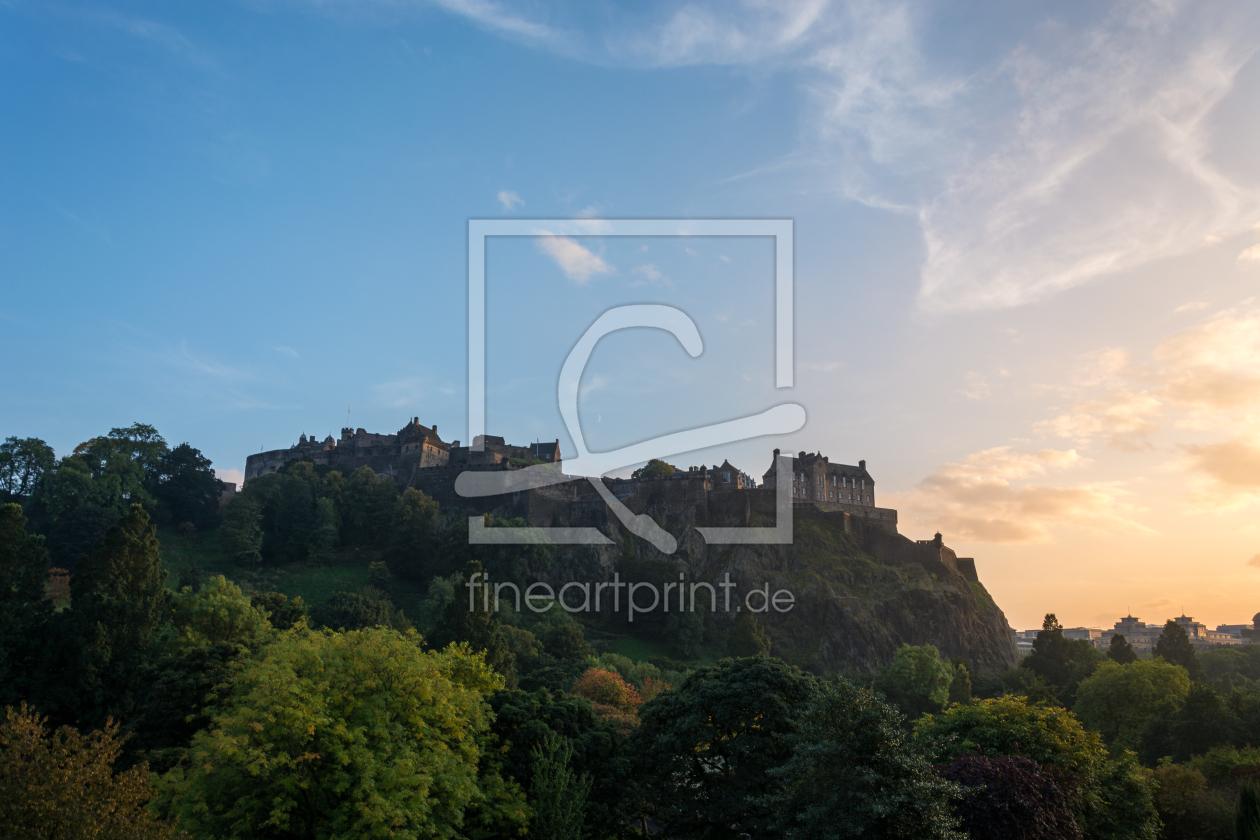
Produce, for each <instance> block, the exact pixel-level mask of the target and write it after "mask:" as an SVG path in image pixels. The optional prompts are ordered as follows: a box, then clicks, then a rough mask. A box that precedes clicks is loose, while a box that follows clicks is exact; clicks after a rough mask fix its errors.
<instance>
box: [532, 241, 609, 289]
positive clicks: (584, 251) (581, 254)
mask: <svg viewBox="0 0 1260 840" xmlns="http://www.w3.org/2000/svg"><path fill="white" fill-rule="evenodd" d="M538 234H539V236H538V239H537V241H538V250H540V251H542V252H543V253H544V254H546V255H547V256H549V257H551V259H552V260H553V261H554V262H555V264H556V265H558V266H560V270H561V271H563V272H564V274H565V276H566V277H568V278H569V279H570V280H573V281H575V282H577V283H587V282H589V281H590V279H591V277H592V276H593V275H596V274H613V273H614V271H613V268H612V266H610V265H609V264H608V263H606V262H604V260H603V258H602V257H600V256H599V255H597V254H595V253H593V252H592V251H590V250H589V249H588V248H586V247H585V246H583V245H581V244H579V243H578V242H577V241H576V240H574V239H570V238H569V237H567V236H555V235H553V234H551V233H549V232H548V231H538Z"/></svg>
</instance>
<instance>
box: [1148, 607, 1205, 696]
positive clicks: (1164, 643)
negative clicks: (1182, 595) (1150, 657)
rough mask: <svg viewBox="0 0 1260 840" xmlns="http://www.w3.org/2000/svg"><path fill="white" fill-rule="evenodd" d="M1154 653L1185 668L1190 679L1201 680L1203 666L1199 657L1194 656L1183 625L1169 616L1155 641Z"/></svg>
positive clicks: (1192, 647)
mask: <svg viewBox="0 0 1260 840" xmlns="http://www.w3.org/2000/svg"><path fill="white" fill-rule="evenodd" d="M1155 655H1156V656H1162V657H1164V661H1165V662H1170V663H1172V664H1173V665H1180V666H1181V667H1182V668H1185V669H1186V673H1187V674H1189V675H1190V679H1192V680H1194V681H1195V682H1203V666H1202V665H1200V664H1199V657H1197V656H1195V653H1194V646H1193V645H1191V644H1190V636H1189V634H1187V633H1186V629H1185V628H1184V627H1182V626H1181V625H1180V624H1178V623H1177V622H1176V621H1174V620H1172V619H1171V618H1170V619H1168V623H1167V624H1165V625H1164V630H1163V632H1162V633H1160V634H1159V639H1158V641H1156V642H1155Z"/></svg>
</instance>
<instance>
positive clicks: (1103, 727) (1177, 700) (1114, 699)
mask: <svg viewBox="0 0 1260 840" xmlns="http://www.w3.org/2000/svg"><path fill="white" fill-rule="evenodd" d="M1189 691H1190V677H1189V676H1187V675H1186V670H1185V669H1184V668H1180V667H1178V666H1176V665H1169V664H1168V663H1167V662H1161V661H1158V660H1155V661H1152V662H1133V663H1130V664H1128V665H1117V664H1116V663H1115V662H1104V663H1103V664H1102V665H1100V666H1098V670H1097V671H1095V672H1094V673H1093V674H1092V675H1091V676H1090V677H1089V678H1088V679H1086V680H1085V681H1084V682H1082V683H1081V686H1080V689H1079V690H1078V691H1077V694H1076V706H1075V708H1074V709H1073V711H1074V712H1075V713H1076V716H1077V717H1079V718H1080V720H1081V723H1083V724H1085V726H1087V727H1089V728H1090V729H1093V730H1094V731H1095V732H1098V733H1100V734H1101V735H1102V736H1103V740H1104V741H1106V743H1107V745H1108V746H1109V747H1111V749H1112V751H1113V752H1115V751H1118V750H1125V749H1129V750H1137V748H1138V744H1139V742H1140V741H1141V738H1142V733H1143V732H1144V731H1146V727H1147V726H1148V725H1149V724H1150V722H1151V721H1152V720H1154V719H1155V717H1156V716H1158V715H1159V714H1161V713H1162V712H1165V711H1166V710H1171V709H1173V708H1176V707H1177V706H1179V705H1180V704H1181V702H1182V701H1183V700H1184V699H1185V697H1186V694H1187V693H1189Z"/></svg>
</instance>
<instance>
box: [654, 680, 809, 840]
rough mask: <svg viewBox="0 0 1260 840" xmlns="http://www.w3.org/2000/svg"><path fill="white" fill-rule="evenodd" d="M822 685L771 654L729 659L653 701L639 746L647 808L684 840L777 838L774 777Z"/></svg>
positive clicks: (785, 758) (775, 785)
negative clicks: (770, 796) (803, 710)
mask: <svg viewBox="0 0 1260 840" xmlns="http://www.w3.org/2000/svg"><path fill="white" fill-rule="evenodd" d="M814 682H815V679H814V678H813V677H809V676H806V675H805V674H802V673H801V672H800V671H799V670H797V669H795V668H792V667H791V666H789V665H787V664H785V663H783V662H781V661H779V660H777V659H771V658H769V657H751V658H747V659H735V660H725V661H723V662H722V663H721V664H720V665H718V666H716V667H708V668H700V669H698V670H696V671H694V672H692V674H691V675H690V676H688V677H687V679H686V680H684V681H683V683H682V685H681V686H679V687H678V688H676V689H675V690H673V691H667V692H665V693H664V694H661V695H660V696H658V697H657V698H656V699H655V700H653V701H652V702H650V703H645V704H644V705H643V706H642V707H640V709H639V727H638V728H637V729H636V730H634V732H633V733H632V734H631V736H630V744H629V748H630V750H631V752H632V754H633V756H634V759H633V760H634V767H633V770H632V777H633V778H634V779H635V780H636V781H637V782H638V785H639V787H638V791H639V794H638V795H639V796H640V798H641V801H642V803H643V805H644V807H645V808H646V809H647V810H648V811H649V812H651V813H653V814H654V816H655V818H656V820H657V821H658V822H660V823H661V825H662V826H664V827H665V829H666V831H667V832H672V833H674V834H678V835H682V836H707V837H713V838H719V837H730V838H734V837H738V836H740V834H741V833H744V834H749V835H751V836H754V837H763V836H769V835H768V832H769V826H770V824H771V822H772V821H773V819H774V815H775V812H774V810H773V808H772V807H771V806H770V805H769V804H768V803H767V802H766V801H764V800H762V799H761V795H762V794H765V793H773V792H774V791H775V790H776V789H777V788H778V785H777V784H772V785H771V786H770V790H769V791H767V785H766V780H767V777H766V773H767V772H768V771H769V770H770V769H771V768H772V767H778V766H779V765H781V764H783V763H784V762H785V761H786V760H787V759H788V758H789V756H790V755H791V752H792V747H791V746H790V745H789V744H788V743H787V741H786V740H785V738H784V736H786V735H788V734H789V733H791V732H792V731H794V730H795V728H796V725H797V724H796V711H797V709H798V707H799V706H800V705H801V704H803V703H804V702H805V701H806V700H807V699H808V698H809V697H810V694H811V691H810V690H811V688H812V687H813V684H814ZM706 831H707V832H709V834H705V832H706Z"/></svg>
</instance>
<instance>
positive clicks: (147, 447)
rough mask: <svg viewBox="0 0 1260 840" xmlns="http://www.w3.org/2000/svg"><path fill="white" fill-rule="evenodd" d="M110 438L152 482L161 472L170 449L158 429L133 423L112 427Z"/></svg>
mask: <svg viewBox="0 0 1260 840" xmlns="http://www.w3.org/2000/svg"><path fill="white" fill-rule="evenodd" d="M108 439H109V440H110V441H111V442H112V443H113V445H114V449H115V451H117V452H118V453H119V454H120V455H122V456H123V457H124V458H126V459H127V460H128V461H130V462H132V463H134V464H136V465H137V466H138V467H139V468H140V470H141V472H142V474H143V475H144V477H145V479H146V480H147V481H149V482H152V480H153V479H154V478H155V477H156V476H158V475H159V474H160V473H161V469H162V467H161V464H162V458H163V457H165V456H166V454H167V452H168V449H167V446H166V441H165V440H164V439H163V438H162V436H161V435H160V434H158V430H157V429H155V428H153V427H152V426H150V425H148V424H147V423H132V424H131V425H130V426H127V427H126V428H123V429H110V430H109V438H108ZM97 440H100V438H97ZM193 451H194V452H195V451H196V450H193ZM76 452H77V450H76ZM198 454H200V453H198Z"/></svg>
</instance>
